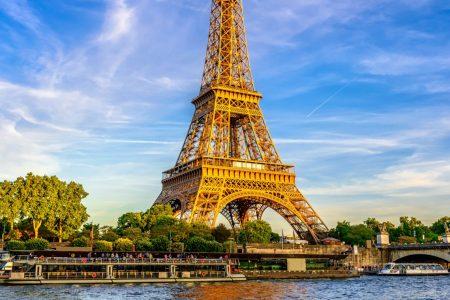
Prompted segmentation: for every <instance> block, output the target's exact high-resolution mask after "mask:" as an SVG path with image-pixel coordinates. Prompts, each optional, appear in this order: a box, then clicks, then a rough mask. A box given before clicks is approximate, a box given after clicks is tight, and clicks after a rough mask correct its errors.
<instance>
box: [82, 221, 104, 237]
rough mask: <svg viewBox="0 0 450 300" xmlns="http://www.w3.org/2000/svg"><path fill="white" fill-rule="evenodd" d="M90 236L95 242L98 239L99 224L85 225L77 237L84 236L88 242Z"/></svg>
mask: <svg viewBox="0 0 450 300" xmlns="http://www.w3.org/2000/svg"><path fill="white" fill-rule="evenodd" d="M91 234H93V235H94V236H93V239H94V240H97V239H98V238H99V237H100V224H92V223H86V224H84V225H83V226H82V227H81V232H80V233H79V234H78V236H85V237H87V238H88V239H89V240H90V239H91Z"/></svg>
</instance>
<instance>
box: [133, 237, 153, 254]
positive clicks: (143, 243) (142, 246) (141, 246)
mask: <svg viewBox="0 0 450 300" xmlns="http://www.w3.org/2000/svg"><path fill="white" fill-rule="evenodd" d="M135 245H136V251H151V250H152V246H153V245H152V242H151V241H150V239H149V238H141V239H139V240H137V241H136V242H135Z"/></svg>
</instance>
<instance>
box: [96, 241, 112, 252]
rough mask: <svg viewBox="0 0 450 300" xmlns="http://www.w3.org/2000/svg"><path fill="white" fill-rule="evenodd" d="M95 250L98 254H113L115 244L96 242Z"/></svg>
mask: <svg viewBox="0 0 450 300" xmlns="http://www.w3.org/2000/svg"><path fill="white" fill-rule="evenodd" d="M94 250H95V251H98V252H111V251H112V250H113V243H111V242H108V241H103V240H99V241H95V242H94Z"/></svg>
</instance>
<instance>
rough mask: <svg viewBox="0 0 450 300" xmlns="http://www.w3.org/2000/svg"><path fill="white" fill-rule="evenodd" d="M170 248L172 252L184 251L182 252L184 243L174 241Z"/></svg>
mask: <svg viewBox="0 0 450 300" xmlns="http://www.w3.org/2000/svg"><path fill="white" fill-rule="evenodd" d="M170 250H171V251H172V252H179V253H182V252H184V243H181V242H175V243H172V244H171V245H170Z"/></svg>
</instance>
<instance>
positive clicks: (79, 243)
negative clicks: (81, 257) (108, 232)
mask: <svg viewBox="0 0 450 300" xmlns="http://www.w3.org/2000/svg"><path fill="white" fill-rule="evenodd" d="M70 245H71V246H72V247H87V246H88V245H89V240H88V238H87V237H85V236H82V237H79V238H76V239H74V240H73V241H72V243H71V244H70Z"/></svg>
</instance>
